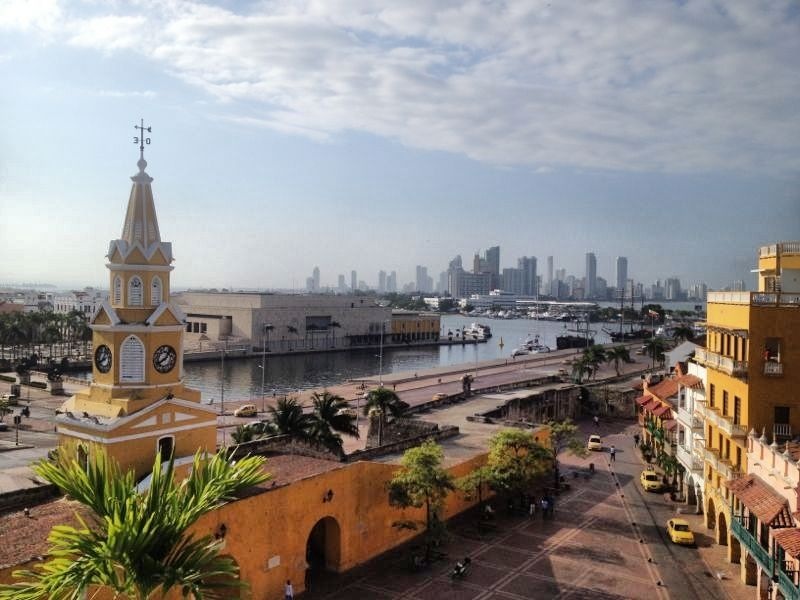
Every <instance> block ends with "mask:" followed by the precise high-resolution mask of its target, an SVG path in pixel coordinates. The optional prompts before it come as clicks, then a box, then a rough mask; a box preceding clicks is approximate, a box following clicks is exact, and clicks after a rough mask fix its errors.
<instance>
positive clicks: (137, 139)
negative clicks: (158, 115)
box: [133, 119, 153, 173]
mask: <svg viewBox="0 0 800 600" xmlns="http://www.w3.org/2000/svg"><path fill="white" fill-rule="evenodd" d="M133 128H134V129H136V130H138V132H139V135H137V136H134V138H133V143H134V144H139V162H137V163H136V164H137V166H138V167H139V172H140V173H144V169H145V167H146V166H147V161H146V160H145V159H144V146H145V144H147V145H148V146H149V145H150V138H149V137H145V135H144V133H145V131H146V132H147V133H151V132H152V131H153V128H152V127H145V126H144V119H142V120H141V121H140V124H139V125H134V126H133Z"/></svg>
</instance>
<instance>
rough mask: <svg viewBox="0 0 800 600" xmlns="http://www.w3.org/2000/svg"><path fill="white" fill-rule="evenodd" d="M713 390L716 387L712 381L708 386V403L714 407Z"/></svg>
mask: <svg viewBox="0 0 800 600" xmlns="http://www.w3.org/2000/svg"><path fill="white" fill-rule="evenodd" d="M715 391H716V388H714V384H713V383H712V384H711V385H709V386H708V405H709V406H710V407H711V408H714V392H715Z"/></svg>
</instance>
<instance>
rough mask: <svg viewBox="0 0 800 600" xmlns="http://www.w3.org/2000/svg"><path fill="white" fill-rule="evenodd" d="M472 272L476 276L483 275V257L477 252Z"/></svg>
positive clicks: (473, 260) (473, 259)
mask: <svg viewBox="0 0 800 600" xmlns="http://www.w3.org/2000/svg"><path fill="white" fill-rule="evenodd" d="M472 272H473V273H475V274H478V273H483V265H482V264H481V255H480V254H478V253H477V252H476V253H475V256H474V257H473V258H472Z"/></svg>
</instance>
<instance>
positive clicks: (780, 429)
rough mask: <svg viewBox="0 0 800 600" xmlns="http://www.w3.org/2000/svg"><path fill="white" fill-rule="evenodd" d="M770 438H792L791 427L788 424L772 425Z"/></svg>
mask: <svg viewBox="0 0 800 600" xmlns="http://www.w3.org/2000/svg"><path fill="white" fill-rule="evenodd" d="M772 437H773V438H774V439H776V440H779V441H780V440H787V439H789V438H790V437H792V426H791V425H790V424H789V423H774V424H773V425H772Z"/></svg>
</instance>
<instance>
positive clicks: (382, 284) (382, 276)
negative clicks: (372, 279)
mask: <svg viewBox="0 0 800 600" xmlns="http://www.w3.org/2000/svg"><path fill="white" fill-rule="evenodd" d="M378 293H379V294H385V293H386V271H378Z"/></svg>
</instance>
